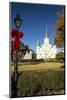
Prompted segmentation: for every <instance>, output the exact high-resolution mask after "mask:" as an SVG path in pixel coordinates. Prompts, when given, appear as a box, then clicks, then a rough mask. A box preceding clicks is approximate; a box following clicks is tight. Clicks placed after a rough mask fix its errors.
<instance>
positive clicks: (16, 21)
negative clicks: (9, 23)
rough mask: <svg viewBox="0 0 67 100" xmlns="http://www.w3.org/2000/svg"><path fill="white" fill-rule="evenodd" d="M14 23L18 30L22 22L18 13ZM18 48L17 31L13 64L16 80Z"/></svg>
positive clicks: (16, 78)
mask: <svg viewBox="0 0 67 100" xmlns="http://www.w3.org/2000/svg"><path fill="white" fill-rule="evenodd" d="M14 23H15V26H16V29H17V31H19V28H20V26H21V24H22V19H20V15H19V14H17V15H16V18H15V19H14ZM18 49H19V37H18V32H16V39H15V50H16V58H15V66H14V79H15V81H16V82H17V80H18Z"/></svg>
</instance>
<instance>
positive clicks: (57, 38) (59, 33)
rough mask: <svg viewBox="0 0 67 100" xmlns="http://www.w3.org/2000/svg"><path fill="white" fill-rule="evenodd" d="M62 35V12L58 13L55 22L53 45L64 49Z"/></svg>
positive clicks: (63, 31)
mask: <svg viewBox="0 0 67 100" xmlns="http://www.w3.org/2000/svg"><path fill="white" fill-rule="evenodd" d="M64 34H65V26H64V10H63V11H61V12H59V13H58V20H57V22H56V34H55V39H54V43H55V44H56V46H57V47H64Z"/></svg>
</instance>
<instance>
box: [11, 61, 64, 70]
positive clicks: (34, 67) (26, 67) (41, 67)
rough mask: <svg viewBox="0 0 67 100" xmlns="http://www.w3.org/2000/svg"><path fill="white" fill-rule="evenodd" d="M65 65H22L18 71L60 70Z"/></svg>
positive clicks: (56, 63)
mask: <svg viewBox="0 0 67 100" xmlns="http://www.w3.org/2000/svg"><path fill="white" fill-rule="evenodd" d="M63 65H64V63H58V62H45V63H39V64H27V65H25V64H22V65H19V66H18V71H29V70H46V69H58V68H60V67H61V66H63ZM12 70H13V67H12Z"/></svg>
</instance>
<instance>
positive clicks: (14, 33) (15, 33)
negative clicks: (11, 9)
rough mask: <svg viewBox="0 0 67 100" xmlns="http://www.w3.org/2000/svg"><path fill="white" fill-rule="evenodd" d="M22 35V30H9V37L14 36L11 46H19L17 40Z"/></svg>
mask: <svg viewBox="0 0 67 100" xmlns="http://www.w3.org/2000/svg"><path fill="white" fill-rule="evenodd" d="M23 35H24V33H23V32H20V31H17V30H16V29H12V30H11V37H12V38H14V40H13V44H12V48H13V49H18V48H19V41H20V38H22V37H23Z"/></svg>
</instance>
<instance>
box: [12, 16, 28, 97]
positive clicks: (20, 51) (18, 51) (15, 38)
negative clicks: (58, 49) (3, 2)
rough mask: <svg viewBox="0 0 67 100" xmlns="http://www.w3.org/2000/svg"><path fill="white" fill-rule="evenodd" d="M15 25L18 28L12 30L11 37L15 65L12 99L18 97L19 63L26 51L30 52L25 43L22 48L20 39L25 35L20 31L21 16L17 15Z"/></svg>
mask: <svg viewBox="0 0 67 100" xmlns="http://www.w3.org/2000/svg"><path fill="white" fill-rule="evenodd" d="M14 24H15V26H16V28H14V29H12V30H11V37H12V45H11V60H12V61H13V63H14V74H13V81H14V85H12V86H14V87H13V89H14V90H13V93H12V94H13V95H12V97H17V91H18V89H17V84H18V62H19V61H20V59H21V58H22V59H23V57H24V55H25V53H26V51H28V52H29V48H28V46H26V45H24V43H21V45H22V48H21V47H20V38H22V37H23V35H24V33H23V32H20V31H19V28H20V26H21V24H22V19H20V16H19V14H17V15H16V18H14Z"/></svg>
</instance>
